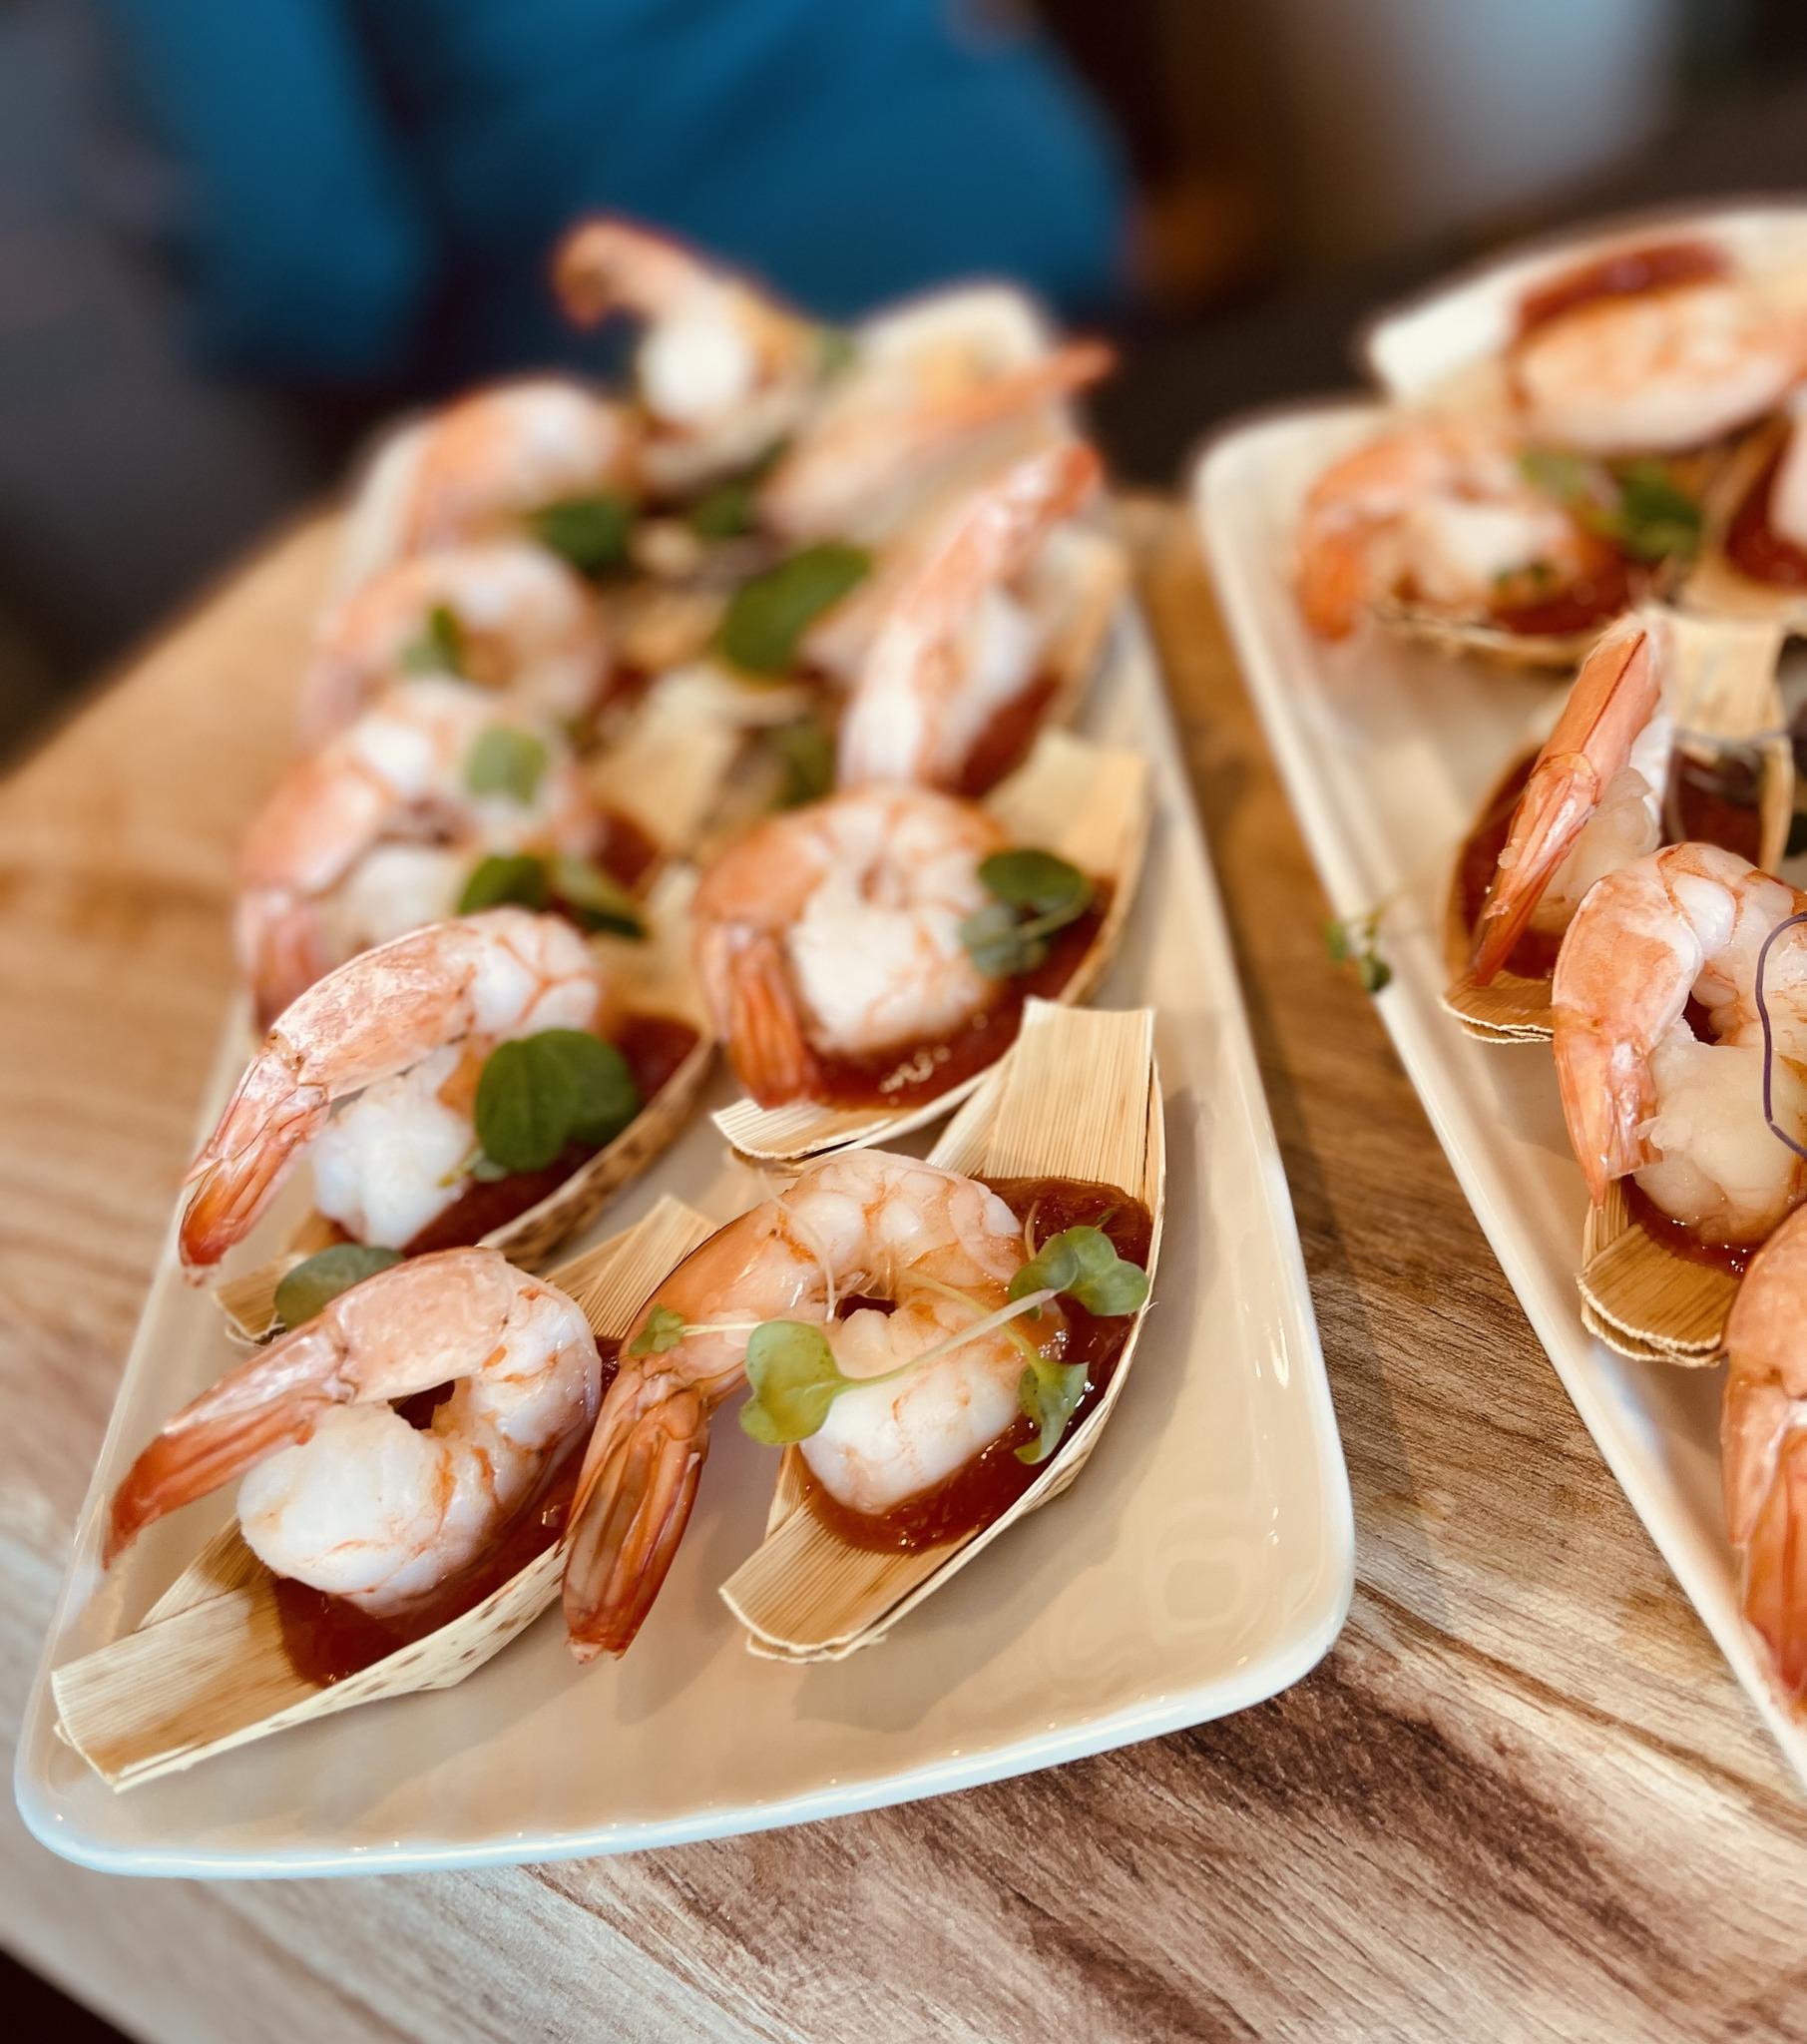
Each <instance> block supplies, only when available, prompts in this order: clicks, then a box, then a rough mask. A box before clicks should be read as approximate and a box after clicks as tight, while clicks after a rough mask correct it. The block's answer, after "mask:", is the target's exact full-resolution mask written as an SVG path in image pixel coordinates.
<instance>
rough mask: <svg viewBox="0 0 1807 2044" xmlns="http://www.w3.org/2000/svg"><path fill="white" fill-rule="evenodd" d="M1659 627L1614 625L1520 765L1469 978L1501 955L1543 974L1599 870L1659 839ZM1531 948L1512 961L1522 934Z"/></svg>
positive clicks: (1494, 970)
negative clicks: (1528, 760)
mask: <svg viewBox="0 0 1807 2044" xmlns="http://www.w3.org/2000/svg"><path fill="white" fill-rule="evenodd" d="M1668 651H1669V649H1668V638H1667V632H1666V628H1665V626H1664V624H1663V623H1662V621H1661V620H1660V619H1657V620H1651V619H1646V618H1641V617H1631V618H1624V619H1621V620H1620V621H1619V623H1617V624H1616V625H1613V626H1612V627H1610V628H1609V629H1608V631H1607V632H1606V633H1605V634H1604V636H1603V637H1602V638H1601V639H1600V640H1599V642H1598V644H1597V645H1595V647H1594V648H1593V650H1592V651H1591V652H1590V653H1589V654H1588V655H1587V658H1586V659H1585V660H1584V661H1583V662H1582V663H1581V672H1580V674H1578V675H1577V677H1576V681H1575V687H1574V688H1573V689H1572V690H1571V691H1570V694H1569V700H1568V702H1567V703H1566V704H1565V705H1564V708H1563V714H1562V716H1561V717H1560V718H1558V720H1557V724H1556V728H1555V730H1554V731H1553V732H1552V733H1551V734H1550V737H1549V738H1548V739H1547V740H1546V741H1545V744H1544V747H1543V750H1542V751H1541V752H1540V753H1539V754H1538V756H1537V759H1536V761H1535V762H1534V763H1533V765H1532V768H1531V772H1530V774H1529V776H1528V777H1527V779H1526V781H1525V789H1524V792H1523V794H1521V796H1520V797H1519V800H1518V803H1517V805H1516V806H1515V808H1514V809H1513V812H1512V819H1511V822H1510V824H1509V825H1508V827H1507V832H1506V841H1505V843H1504V844H1503V845H1502V846H1501V847H1500V854H1499V858H1498V860H1497V861H1496V863H1495V867H1494V872H1493V876H1492V878H1491V880H1490V881H1489V883H1488V889H1487V896H1486V899H1485V901H1484V902H1483V903H1482V906H1481V909H1480V912H1479V914H1478V916H1477V917H1476V920H1475V925H1474V958H1473V962H1472V966H1471V972H1472V976H1473V978H1474V981H1475V983H1476V984H1477V985H1479V986H1487V985H1489V984H1491V983H1492V981H1493V980H1494V979H1495V978H1496V977H1497V975H1498V974H1499V973H1500V971H1501V970H1502V968H1503V967H1504V966H1505V965H1506V963H1507V961H1508V960H1509V959H1512V958H1514V957H1518V958H1519V962H1520V964H1521V967H1530V968H1531V971H1532V974H1533V976H1540V975H1541V974H1544V973H1548V972H1549V970H1550V969H1551V967H1552V966H1553V965H1554V962H1555V951H1556V947H1557V944H1558V943H1559V942H1560V941H1561V938H1562V935H1563V932H1564V931H1565V930H1567V929H1568V927H1569V925H1570V923H1572V922H1573V921H1574V920H1575V912H1576V910H1577V909H1578V908H1579V907H1580V906H1581V899H1582V897H1583V896H1584V895H1585V894H1586V893H1587V891H1588V889H1589V888H1590V887H1591V886H1592V885H1593V883H1594V881H1595V880H1597V879H1598V878H1599V877H1600V875H1601V874H1602V873H1607V872H1611V871H1613V870H1615V869H1616V868H1617V867H1619V866H1622V865H1628V864H1629V863H1630V861H1631V860H1632V859H1634V858H1640V857H1642V855H1643V854H1644V853H1645V852H1648V851H1654V850H1655V849H1656V847H1657V845H1658V844H1660V843H1661V841H1662V804H1663V795H1664V792H1665V790H1666V789H1667V786H1668V780H1669V753H1670V747H1671V743H1672V739H1673V732H1674V723H1673V719H1672V717H1671V716H1670V715H1669V713H1668V711H1667V710H1666V708H1665V705H1664V690H1663V680H1664V670H1665V667H1666V665H1667V659H1668ZM1528 932H1529V933H1531V934H1532V935H1533V936H1534V937H1535V938H1536V939H1538V940H1540V941H1539V942H1538V943H1537V945H1536V947H1535V948H1534V950H1533V952H1532V955H1531V956H1529V957H1526V956H1524V955H1523V954H1522V953H1521V949H1520V947H1521V943H1522V940H1523V939H1524V937H1525V936H1526V934H1527V933H1528Z"/></svg>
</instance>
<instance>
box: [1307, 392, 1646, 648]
mask: <svg viewBox="0 0 1807 2044" xmlns="http://www.w3.org/2000/svg"><path fill="white" fill-rule="evenodd" d="M1522 451H1523V442H1522V441H1521V440H1520V439H1519V438H1518V437H1517V435H1515V434H1513V433H1511V432H1509V431H1507V430H1506V429H1505V428H1503V427H1500V426H1496V425H1494V424H1492V423H1491V422H1489V421H1486V420H1482V419H1457V418H1431V417H1426V418H1418V419H1413V420H1411V421H1409V422H1407V423H1406V424H1404V425H1401V426H1397V427H1395V428H1393V429H1392V430H1390V431H1388V432H1386V433H1383V434H1382V435H1381V436H1380V437H1379V438H1378V439H1374V440H1370V441H1368V442H1367V443H1366V444H1365V445H1363V446H1361V447H1358V448H1357V449H1356V450H1355V452H1354V453H1352V454H1347V455H1345V456H1344V457H1343V458H1342V460H1340V461H1337V462H1333V463H1332V464H1331V466H1330V467H1329V468H1327V469H1326V470H1325V471H1324V473H1323V474H1322V475H1321V476H1319V477H1318V479H1317V481H1316V482H1315V483H1314V484H1313V485H1312V488H1311V491H1310V494H1309V495H1308V496H1307V497H1306V499H1305V509H1304V512H1303V514H1302V515H1301V518H1300V522H1299V538H1298V590H1299V603H1300V607H1301V608H1302V609H1303V611H1304V613H1305V621H1306V623H1307V624H1308V625H1309V626H1310V627H1311V629H1312V631H1313V632H1315V633H1316V634H1317V636H1318V637H1319V638H1320V639H1346V638H1347V637H1348V636H1349V634H1350V633H1351V632H1352V631H1354V629H1355V627H1356V624H1357V622H1358V621H1359V619H1360V617H1361V614H1362V612H1363V611H1364V610H1366V609H1367V608H1369V607H1370V606H1371V605H1373V604H1375V603H1377V602H1381V601H1383V600H1389V599H1391V600H1396V601H1399V602H1402V603H1407V604H1409V605H1410V606H1411V607H1412V608H1413V609H1415V610H1418V611H1422V612H1425V613H1428V614H1433V615H1437V616H1444V617H1452V618H1465V617H1480V616H1485V614H1486V613H1487V612H1488V610H1489V609H1490V607H1492V606H1494V605H1496V604H1497V603H1498V600H1499V596H1500V592H1501V590H1502V588H1503V587H1505V586H1507V585H1509V584H1511V583H1513V582H1515V581H1518V580H1521V579H1524V580H1526V581H1528V582H1532V581H1535V583H1536V586H1537V588H1538V591H1539V593H1540V595H1541V596H1544V597H1548V596H1550V595H1552V594H1554V593H1555V592H1556V591H1557V590H1560V589H1568V588H1574V587H1576V586H1577V585H1580V584H1582V583H1585V582H1587V581H1588V580H1589V579H1590V578H1593V577H1595V576H1599V575H1602V574H1604V573H1607V572H1608V571H1610V570H1611V569H1613V568H1614V567H1615V565H1616V562H1617V556H1616V554H1614V552H1613V550H1612V549H1611V547H1610V546H1608V545H1607V543H1606V542H1605V541H1604V540H1601V539H1597V538H1595V537H1594V536H1593V535H1591V534H1589V533H1587V532H1584V531H1583V530H1582V529H1581V526H1579V525H1578V524H1577V523H1576V521H1575V520H1574V519H1573V518H1572V517H1570V515H1569V513H1568V512H1567V511H1566V510H1564V508H1563V507H1562V505H1560V504H1559V503H1557V502H1556V501H1555V499H1554V498H1552V497H1549V496H1546V495H1545V494H1544V493H1543V491H1541V490H1539V489H1538V488H1537V487H1536V486H1535V485H1534V484H1533V483H1532V482H1531V481H1530V479H1529V478H1528V477H1527V476H1526V475H1525V474H1524V472H1523V470H1522V469H1521V467H1520V456H1521V453H1522Z"/></svg>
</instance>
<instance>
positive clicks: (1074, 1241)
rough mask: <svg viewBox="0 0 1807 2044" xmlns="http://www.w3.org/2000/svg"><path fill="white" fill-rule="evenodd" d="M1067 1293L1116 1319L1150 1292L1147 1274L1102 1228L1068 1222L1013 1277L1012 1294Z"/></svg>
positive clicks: (1082, 1303) (1012, 1295)
mask: <svg viewBox="0 0 1807 2044" xmlns="http://www.w3.org/2000/svg"><path fill="white" fill-rule="evenodd" d="M1037 1291H1053V1292H1058V1293H1062V1294H1064V1295H1065V1296H1066V1297H1068V1298H1071V1299H1073V1300H1074V1301H1075V1302H1076V1303H1077V1304H1079V1305H1083V1306H1084V1307H1085V1308H1086V1310H1087V1311H1088V1312H1089V1313H1097V1314H1099V1315H1100V1316H1101V1317H1102V1318H1105V1319H1116V1318H1118V1317H1120V1316H1121V1315H1122V1314H1124V1313H1132V1312H1134V1311H1135V1310H1136V1309H1137V1307H1139V1306H1140V1305H1141V1303H1142V1301H1143V1300H1144V1299H1145V1298H1146V1297H1147V1295H1148V1274H1147V1272H1146V1271H1144V1270H1143V1269H1142V1268H1141V1266H1140V1265H1139V1264H1131V1263H1129V1261H1128V1260H1127V1259H1126V1258H1124V1257H1120V1256H1119V1255H1118V1253H1117V1247H1116V1245H1115V1244H1114V1243H1113V1242H1112V1240H1111V1238H1110V1237H1109V1236H1108V1235H1107V1234H1106V1233H1105V1231H1104V1230H1103V1229H1102V1228H1066V1229H1063V1230H1062V1231H1061V1233H1060V1234H1059V1235H1056V1236H1051V1237H1050V1238H1049V1239H1048V1241H1047V1242H1045V1243H1044V1244H1043V1245H1042V1247H1041V1251H1040V1253H1039V1254H1038V1255H1036V1256H1034V1257H1032V1258H1031V1259H1030V1261H1029V1262H1028V1263H1027V1264H1025V1265H1024V1266H1023V1268H1022V1269H1021V1270H1020V1271H1019V1272H1018V1273H1017V1275H1016V1276H1015V1277H1014V1278H1012V1279H1011V1280H1010V1290H1009V1293H1008V1296H1010V1297H1011V1298H1013V1299H1019V1298H1027V1297H1028V1296H1029V1295H1030V1294H1031V1293H1032V1292H1037Z"/></svg>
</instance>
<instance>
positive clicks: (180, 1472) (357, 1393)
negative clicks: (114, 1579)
mask: <svg viewBox="0 0 1807 2044" xmlns="http://www.w3.org/2000/svg"><path fill="white" fill-rule="evenodd" d="M602 1376H603V1366H602V1361H601V1358H600V1356H599V1354H598V1350H597V1344H596V1340H595V1337H594V1336H593V1335H592V1333H591V1330H590V1324H589V1322H588V1321H587V1320H586V1319H585V1317H584V1315H583V1313H582V1311H580V1309H579V1308H578V1306H577V1305H576V1303H575V1302H574V1301H573V1300H572V1299H570V1298H569V1297H567V1296H566V1294H565V1293H564V1292H562V1291H561V1290H559V1289H558V1287H557V1286H556V1285H554V1284H551V1283H549V1282H548V1281H547V1280H546V1279H544V1278H530V1277H528V1276H527V1275H526V1274H525V1273H524V1272H521V1271H517V1270H515V1269H514V1268H513V1266H512V1265H510V1264H509V1263H508V1262H507V1261H506V1259H505V1258H503V1257H502V1256H501V1255H499V1254H498V1253H497V1252H496V1251H495V1250H486V1249H459V1250H448V1251H445V1252H443V1253H441V1254H440V1255H438V1256H431V1257H422V1258H420V1259H418V1260H417V1261H416V1262H413V1263H410V1264H403V1265H399V1266H397V1267H396V1268H395V1269H393V1270H387V1271H380V1272H378V1273H377V1274H376V1275H375V1276H373V1277H371V1278H366V1279H365V1280H364V1281H363V1282H361V1283H358V1284H354V1285H352V1286H351V1287H350V1288H349V1289H347V1290H344V1291H341V1292H340V1293H338V1295H337V1296H336V1297H333V1298H332V1299H330V1300H329V1301H328V1302H327V1303H326V1305H325V1306H324V1307H323V1308H322V1310H321V1311H320V1312H319V1313H318V1314H317V1315H316V1316H315V1317H313V1318H312V1319H309V1320H308V1321H306V1322H305V1323H304V1324H303V1325H301V1326H298V1327H295V1328H292V1329H291V1330H290V1331H289V1332H287V1333H286V1334H283V1335H281V1336H280V1337H278V1338H277V1339H276V1340H275V1341H272V1342H271V1343H269V1344H268V1345H267V1346H266V1347H263V1348H260V1349H258V1350H257V1351H256V1352H255V1353H254V1354H252V1355H250V1356H247V1357H246V1358H245V1360H244V1361H242V1362H240V1363H239V1364H238V1365H237V1366H236V1367H235V1368H233V1369H231V1370H228V1371H227V1372H226V1375H225V1376H224V1377H222V1378H221V1379H220V1381H219V1382H218V1383H217V1384H215V1385H214V1386H213V1388H212V1389H211V1390H207V1391H204V1392H202V1394H201V1396H200V1397H198V1398H196V1399H195V1400H194V1401H193V1402H192V1403H191V1404H189V1405H187V1406H186V1407H185V1408H184V1409H183V1410H182V1411H181V1412H179V1413H177V1414H176V1416H175V1417H174V1418H173V1419H171V1420H170V1421H168V1423H167V1424H166V1425H165V1426H164V1428H163V1431H162V1432H161V1433H160V1434H159V1435H158V1436H157V1438H156V1439H155V1440H154V1441H153V1442H152V1443H151V1444H150V1446H149V1447H147V1448H146V1449H145V1450H144V1452H143V1453H142V1454H141V1455H140V1456H139V1458H138V1460H137V1461H136V1462H134V1463H133V1465H132V1467H131V1469H130V1470H129V1471H128V1473H127V1475H126V1477H125V1480H124V1481H123V1482H122V1483H121V1484H120V1486H119V1488H118V1490H117V1491H116V1492H115V1493H114V1497H113V1503H112V1509H111V1513H110V1516H109V1521H108V1533H107V1545H106V1557H105V1558H106V1560H107V1561H108V1562H111V1561H112V1560H113V1559H114V1558H115V1557H116V1556H117V1555H118V1553H119V1552H120V1550H121V1549H122V1548H123V1547H125V1546H126V1545H127V1544H128V1543H129V1542H130V1541H132V1540H133V1539H135V1538H136V1537H137V1536H138V1534H139V1533H141V1532H142V1531H143V1530H144V1528H145V1527H146V1526H148V1525H150V1524H151V1523H152V1522H153V1521H154V1520H157V1519H160V1518H162V1517H163V1516H164V1514H165V1513H166V1512H172V1511H175V1510H177V1509H178V1508H179V1507H180V1506H182V1505H186V1504H189V1503H191V1502H193V1500H195V1499H196V1498H199V1497H205V1496H207V1495H208V1494H209V1493H211V1492H213V1491H216V1490H218V1489H219V1488H220V1487H221V1486H222V1485H223V1484H226V1483H229V1482H232V1481H233V1480H234V1479H240V1480H239V1488H238V1503H237V1516H238V1527H239V1531H240V1532H241V1533H242V1535H243V1538H244V1543H245V1545H246V1546H247V1547H248V1548H249V1549H250V1550H251V1552H252V1553H253V1554H254V1555H255V1556H256V1557H257V1558H258V1560H259V1561H261V1562H262V1563H263V1564H264V1566H265V1567H266V1568H268V1569H269V1571H270V1572H271V1574H273V1575H277V1576H284V1577H287V1578H290V1579H291V1580H293V1581H295V1582H299V1583H305V1584H307V1585H309V1586H310V1587H311V1588H313V1589H316V1590H321V1591H324V1592H326V1593H328V1594H329V1595H331V1596H333V1597H337V1598H342V1599H344V1600H345V1601H346V1602H347V1603H350V1604H352V1605H355V1606H356V1607H357V1608H358V1609H359V1610H360V1611H362V1612H365V1613H367V1614H368V1615H370V1616H372V1617H377V1618H384V1619H392V1618H397V1617H400V1616H402V1615H404V1614H406V1613H407V1612H409V1611H410V1610H411V1609H417V1608H418V1607H419V1606H420V1605H421V1604H422V1602H423V1601H424V1600H426V1599H429V1598H433V1597H435V1596H436V1594H437V1593H439V1592H440V1591H442V1589H443V1587H444V1585H445V1584H446V1583H447V1581H448V1580H449V1579H452V1578H455V1577H458V1576H460V1575H462V1574H464V1573H465V1572H466V1571H468V1570H470V1569H471V1568H472V1566H473V1565H474V1564H475V1563H477V1562H478V1561H480V1560H481V1559H482V1558H483V1557H484V1555H485V1554H486V1553H488V1552H489V1551H490V1550H492V1549H493V1548H494V1547H495V1546H496V1545H497V1543H498V1541H499V1539H500V1537H501V1535H502V1534H503V1532H504V1531H505V1530H506V1529H507V1528H508V1526H509V1525H510V1524H511V1522H512V1521H513V1520H515V1519H516V1518H517V1517H518V1516H519V1515H520V1514H521V1513H522V1512H523V1511H524V1510H525V1509H526V1508H527V1507H528V1506H529V1504H531V1503H534V1502H537V1501H538V1500H540V1499H541V1498H542V1497H544V1495H545V1494H546V1492H547V1490H548V1488H549V1487H550V1480H551V1478H552V1476H553V1474H554V1472H555V1470H556V1468H557V1466H558V1464H559V1462H560V1461H561V1459H563V1458H564V1457H566V1456H567V1455H568V1454H569V1453H570V1451H571V1450H572V1448H573V1447H574V1446H576V1445H577V1444H579V1443H581V1441H582V1440H583V1438H584V1434H585V1432H586V1431H587V1429H588V1428H589V1427H590V1425H591V1424H592V1422H593V1421H594V1419H595V1417H596V1413H597V1405H598V1400H599V1398H600V1395H601V1390H602ZM448 1385H449V1386H450V1387H451V1390H450V1395H449V1396H447V1397H445V1398H444V1399H442V1400H441V1401H440V1402H439V1403H438V1404H436V1405H435V1406H434V1407H433V1408H432V1412H431V1415H430V1417H429V1418H428V1420H427V1422H426V1424H425V1425H424V1426H416V1425H415V1424H413V1423H412V1422H411V1420H410V1419H409V1418H408V1417H406V1416H405V1415H404V1414H403V1413H401V1412H398V1411H397V1410H396V1409H395V1408H396V1405H397V1403H398V1401H401V1400H404V1399H407V1398H411V1397H415V1396H418V1395H420V1394H423V1393H426V1392H431V1391H437V1390H439V1389H441V1388H442V1387H444V1386H448Z"/></svg>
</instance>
